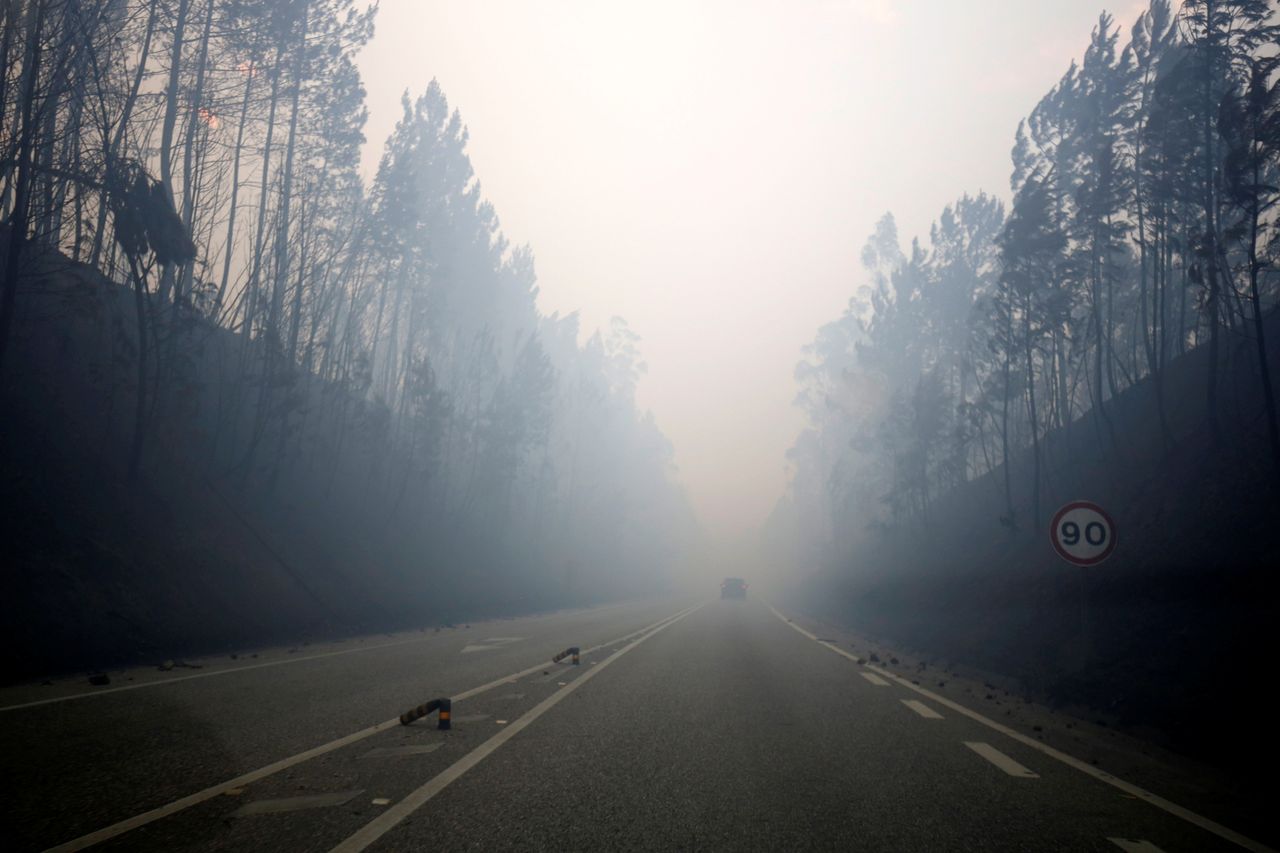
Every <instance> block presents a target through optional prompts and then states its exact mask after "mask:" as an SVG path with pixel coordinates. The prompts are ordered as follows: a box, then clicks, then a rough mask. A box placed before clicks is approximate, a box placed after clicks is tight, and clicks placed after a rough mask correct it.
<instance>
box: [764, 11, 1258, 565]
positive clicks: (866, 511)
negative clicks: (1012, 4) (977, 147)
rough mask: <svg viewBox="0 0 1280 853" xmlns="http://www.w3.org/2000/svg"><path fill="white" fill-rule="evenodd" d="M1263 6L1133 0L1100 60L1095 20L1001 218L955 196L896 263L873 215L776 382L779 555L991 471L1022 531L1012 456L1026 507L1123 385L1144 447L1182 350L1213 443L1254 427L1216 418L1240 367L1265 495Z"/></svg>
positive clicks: (1101, 447) (887, 519)
mask: <svg viewBox="0 0 1280 853" xmlns="http://www.w3.org/2000/svg"><path fill="white" fill-rule="evenodd" d="M1272 11H1273V10H1272V7H1271V4H1269V3H1267V2H1265V0H1258V2H1212V0H1191V1H1190V2H1187V3H1185V4H1183V5H1182V6H1181V7H1180V8H1174V7H1173V6H1171V4H1170V3H1169V2H1167V0H1155V2H1152V3H1151V6H1150V9H1149V10H1148V11H1146V12H1143V13H1142V14H1141V15H1140V16H1139V17H1138V19H1137V20H1136V21H1134V22H1133V23H1132V26H1131V27H1129V30H1128V36H1127V38H1126V39H1125V41H1124V42H1123V43H1122V42H1121V31H1122V28H1121V27H1119V26H1118V25H1117V23H1116V22H1115V20H1114V19H1113V18H1112V16H1111V15H1109V14H1107V13H1103V14H1102V15H1101V16H1100V18H1099V19H1098V23H1097V26H1096V27H1095V28H1094V30H1093V33H1092V37H1091V39H1090V41H1089V44H1088V46H1087V48H1086V49H1085V51H1084V57H1083V60H1082V61H1081V62H1080V63H1079V64H1077V63H1075V62H1073V63H1072V64H1071V66H1070V67H1069V68H1068V69H1067V70H1066V71H1065V73H1064V74H1063V75H1062V77H1061V79H1060V80H1059V81H1058V83H1057V84H1056V85H1055V86H1054V87H1053V88H1052V90H1050V91H1049V92H1048V93H1046V94H1045V95H1044V97H1043V98H1042V99H1041V100H1040V102H1039V103H1037V104H1036V105H1035V108H1034V109H1033V110H1032V111H1031V113H1030V115H1028V116H1027V117H1026V118H1025V119H1024V120H1023V121H1022V122H1021V123H1020V125H1019V127H1018V130H1017V135H1016V138H1015V140H1014V144H1013V151H1012V161H1013V163H1012V165H1013V171H1012V176H1011V179H1010V184H1011V190H1012V197H1013V202H1012V205H1011V207H1010V209H1008V210H1006V208H1005V205H1004V203H1003V202H1002V201H1001V200H1000V199H999V198H998V197H996V196H993V195H989V194H987V193H984V192H979V193H977V194H976V195H969V194H965V195H963V196H962V197H960V198H959V199H957V200H956V201H955V202H954V203H953V204H950V205H948V206H947V207H946V208H945V209H944V210H943V211H942V213H941V214H940V215H939V217H938V219H937V221H936V222H935V223H934V225H933V226H932V228H931V229H930V232H929V235H928V242H927V244H922V242H921V241H920V240H919V239H913V240H912V241H911V244H910V246H909V247H908V248H907V249H906V250H905V251H904V250H903V248H902V247H901V242H900V237H899V234H898V231H897V227H896V225H895V222H894V219H893V216H892V214H885V216H884V217H883V218H882V219H881V220H880V222H879V224H878V225H877V227H876V230H875V233H874V234H872V235H871V236H870V237H869V238H868V239H867V241H866V243H865V246H864V247H863V249H862V252H861V262H862V266H863V269H864V273H865V280H864V283H863V284H862V285H861V286H860V287H859V288H858V289H857V293H856V295H855V296H854V297H853V298H852V299H851V300H850V301H849V305H848V307H847V309H846V310H845V312H844V313H843V314H842V315H841V316H840V317H839V318H837V319H836V320H834V321H832V322H831V323H829V324H827V325H825V326H823V327H822V328H821V329H820V330H819V331H818V333H817V335H816V337H815V338H814V339H813V342H812V343H811V344H810V345H809V346H808V347H807V348H806V352H805V359H804V360H803V361H802V362H801V363H800V364H799V365H798V366H797V368H796V378H797V380H798V382H799V384H800V388H801V390H800V393H799V396H798V397H797V400H796V403H797V405H799V406H800V407H801V408H802V409H803V411H804V412H805V414H806V416H807V419H808V422H809V425H810V426H809V428H808V429H807V430H806V431H805V432H804V433H803V434H802V435H801V436H800V437H799V438H798V439H797V441H796V443H795V445H794V446H793V447H792V449H791V451H790V453H789V460H790V462H791V464H792V467H793V483H792V492H791V494H790V495H789V496H788V501H789V502H790V503H791V504H793V505H794V507H793V508H792V507H788V506H785V505H784V506H783V507H782V508H781V509H782V511H787V512H792V513H793V514H794V516H795V519H796V521H797V523H798V524H799V525H800V526H801V528H802V531H803V532H802V533H800V534H799V536H800V538H801V539H805V540H807V541H809V542H811V543H814V547H819V548H830V549H831V550H830V551H828V553H829V554H832V553H840V552H841V551H843V550H847V549H848V548H849V547H850V546H851V545H852V544H853V542H852V540H851V539H850V537H852V538H853V539H854V540H856V539H857V538H860V537H862V536H864V535H865V534H866V532H867V531H866V530H865V529H858V528H857V527H855V526H852V525H849V524H846V523H844V521H845V520H846V519H853V518H858V519H871V520H872V521H871V524H872V525H873V526H875V525H901V524H906V523H908V522H909V521H912V520H914V521H927V520H928V519H929V517H930V511H931V507H932V506H933V504H934V502H935V501H936V500H937V498H938V497H939V496H940V495H942V494H944V493H946V492H948V491H950V490H952V489H954V488H955V487H956V486H957V485H959V484H962V483H965V482H969V481H972V480H975V479H977V478H979V477H981V476H983V475H985V474H989V473H991V472H998V473H999V476H1000V478H1001V480H1002V482H1001V507H1000V518H1001V522H1002V524H1004V525H1005V526H1006V527H1009V528H1019V527H1033V528H1036V529H1038V528H1039V527H1040V525H1041V523H1042V522H1047V517H1046V511H1047V510H1048V509H1051V508H1048V507H1046V506H1045V504H1044V501H1043V500H1041V497H1040V495H1039V494H1033V495H1032V496H1031V501H1030V503H1029V505H1028V506H1026V507H1023V508H1022V511H1021V512H1019V511H1018V507H1017V506H1016V505H1015V498H1014V494H1013V492H1014V489H1013V485H1012V481H1013V479H1014V477H1015V474H1014V471H1015V469H1017V468H1019V467H1020V466H1021V463H1022V460H1023V454H1024V452H1025V454H1026V460H1027V464H1028V465H1030V467H1031V468H1032V470H1031V471H1030V472H1028V473H1027V475H1026V479H1027V481H1028V482H1029V483H1030V484H1031V487H1032V490H1033V492H1036V491H1037V490H1038V489H1039V486H1040V484H1042V483H1043V481H1044V478H1045V472H1044V471H1043V470H1042V469H1043V468H1044V466H1045V453H1044V448H1043V446H1042V445H1043V444H1044V443H1045V440H1046V437H1047V436H1048V435H1049V434H1050V433H1052V432H1055V431H1064V430H1066V429H1068V428H1073V429H1075V430H1076V431H1078V432H1079V433H1081V434H1083V435H1086V436H1087V437H1088V438H1089V440H1090V442H1091V447H1090V452H1093V453H1097V452H1101V451H1105V450H1106V448H1108V447H1110V446H1113V445H1114V444H1115V442H1116V434H1115V430H1116V423H1115V420H1114V418H1113V417H1112V415H1111V411H1110V410H1111V408H1112V405H1113V401H1115V400H1116V399H1117V398H1118V397H1119V396H1120V395H1121V394H1122V393H1123V392H1124V391H1125V390H1126V389H1128V388H1130V387H1133V386H1135V385H1138V384H1140V383H1143V382H1144V381H1149V384H1150V387H1151V388H1152V389H1153V391H1154V394H1155V400H1156V405H1155V414H1156V419H1155V423H1154V424H1151V425H1149V430H1150V435H1149V437H1150V440H1151V441H1152V442H1155V443H1157V444H1161V445H1162V446H1164V447H1165V448H1166V449H1168V448H1169V447H1170V445H1171V443H1172V442H1173V440H1174V437H1173V435H1172V434H1171V432H1170V425H1169V404H1168V402H1167V400H1166V398H1167V396H1168V393H1167V391H1166V380H1165V378H1164V377H1165V373H1166V371H1167V370H1168V369H1169V366H1170V364H1171V363H1172V362H1174V361H1175V360H1177V359H1178V358H1179V357H1180V356H1182V355H1184V354H1186V353H1187V352H1189V351H1191V350H1193V349H1196V348H1199V347H1204V348H1206V354H1207V358H1208V360H1209V368H1208V370H1207V373H1206V379H1205V382H1204V385H1203V387H1202V388H1201V389H1199V392H1198V393H1199V396H1200V407H1201V411H1202V412H1203V413H1204V416H1205V417H1206V418H1207V419H1208V423H1209V425H1210V429H1211V430H1212V433H1213V436H1214V440H1215V442H1228V441H1231V440H1232V434H1233V432H1237V431H1238V430H1239V429H1240V428H1246V427H1247V428H1253V427H1256V426H1257V424H1256V423H1253V422H1252V421H1250V422H1249V423H1248V424H1243V425H1242V424H1240V423H1238V422H1235V421H1234V420H1231V413H1230V411H1229V410H1230V408H1231V407H1229V406H1227V405H1225V403H1224V399H1223V396H1222V391H1221V389H1220V384H1221V377H1222V374H1223V371H1224V370H1225V369H1226V364H1227V363H1228V362H1229V361H1232V360H1235V361H1238V360H1240V359H1242V358H1248V359H1250V360H1251V361H1252V364H1253V366H1254V368H1255V369H1256V370H1257V371H1258V372H1259V373H1260V376H1261V383H1260V384H1261V392H1262V393H1261V395H1260V399H1262V400H1263V401H1264V404H1265V415H1264V424H1265V433H1266V437H1267V444H1268V451H1267V456H1266V461H1265V464H1266V465H1267V466H1270V469H1271V471H1272V482H1273V483H1275V484H1277V485H1280V432H1277V415H1276V402H1275V391H1274V381H1273V378H1272V377H1271V376H1270V375H1269V359H1268V356H1267V353H1268V347H1269V346H1272V347H1273V346H1274V342H1269V341H1268V339H1267V330H1266V324H1265V322H1264V320H1265V318H1266V316H1267V312H1268V311H1269V310H1270V308H1271V307H1272V306H1273V305H1274V303H1275V276H1274V272H1273V270H1272V269H1271V266H1272V263H1273V260H1274V256H1275V254H1276V252H1277V250H1280V242H1277V241H1276V240H1275V236H1276V218H1275V215H1274V207H1275V204H1276V202H1277V200H1280V188H1278V187H1277V186H1276V184H1277V180H1276V178H1277V168H1278V167H1280V89H1277V70H1278V69H1280V58H1277V57H1276V55H1275V46H1276V41H1277V37H1278V35H1280V26H1277V25H1276V24H1275V23H1273V22H1272ZM1240 344H1247V347H1241V346H1240ZM1179 390H1181V389H1179ZM1229 421H1230V422H1229Z"/></svg>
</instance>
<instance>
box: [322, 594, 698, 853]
mask: <svg viewBox="0 0 1280 853" xmlns="http://www.w3.org/2000/svg"><path fill="white" fill-rule="evenodd" d="M701 606H702V605H698V606H697V607H693V608H691V609H689V610H686V611H685V612H683V613H681V614H679V615H677V616H676V617H675V618H673V619H671V620H670V621H668V622H666V623H664V624H662V625H659V626H658V627H656V628H654V629H653V630H652V631H650V632H649V633H647V634H645V635H644V636H642V637H639V638H637V639H635V640H633V641H632V642H631V643H629V644H628V645H626V646H624V647H623V648H621V649H619V650H618V651H616V652H614V653H613V654H611V655H609V657H607V658H605V659H604V660H602V661H600V664H599V666H597V667H596V668H595V669H588V670H586V671H585V672H583V673H582V675H580V676H578V677H577V678H575V679H574V680H573V681H571V682H569V683H568V684H567V685H565V686H564V687H563V688H561V689H560V690H557V691H556V692H555V693H552V694H551V695H550V696H548V697H547V698H546V699H543V700H542V701H541V702H539V703H538V704H537V705H535V706H534V707H533V708H532V709H530V710H529V711H528V712H526V713H525V714H524V715H523V716H521V717H520V718H519V719H516V720H513V721H512V722H511V723H510V724H509V725H508V726H507V727H506V728H505V729H503V730H502V731H500V732H498V733H497V734H496V735H494V736H493V737H491V738H489V739H488V740H487V741H485V742H484V743H482V744H480V745H479V746H477V747H476V748H475V749H473V750H471V751H470V752H468V753H467V754H466V755H464V756H463V757H462V758H460V759H458V760H457V761H455V762H454V763H453V764H451V765H450V766H449V767H447V768H446V769H445V770H443V771H442V772H440V773H439V774H437V775H436V776H434V777H432V778H431V779H430V780H428V781H427V782H425V783H423V784H422V785H421V786H419V787H418V788H417V789H415V790H414V791H413V792H412V793H410V794H409V795H408V796H407V797H405V798H404V799H402V800H401V801H400V802H398V803H396V804H395V805H394V806H392V807H391V808H389V809H387V810H386V811H385V812H383V813H382V814H380V815H379V816H378V817H376V818H374V819H373V820H371V821H369V822H368V823H367V824H365V825H364V826H363V827H361V828H360V829H359V830H357V831H356V832H355V833H354V834H352V835H351V836H350V837H348V838H347V839H346V840H345V841H343V842H341V843H340V844H338V845H337V846H336V847H334V848H333V849H332V850H331V851H330V853H359V851H362V850H364V849H365V848H367V847H368V846H369V845H370V844H373V843H374V842H375V841H377V840H378V839H379V838H381V837H382V836H384V835H386V834H387V833H388V832H390V831H391V830H392V829H394V828H395V827H396V826H398V825H399V824H400V822H401V821H403V820H404V819H405V818H407V817H409V815H411V814H413V813H414V812H415V811H417V810H418V809H419V808H421V807H422V806H423V805H424V804H426V802H427V801H428V800H430V799H431V798H432V797H434V796H435V795H436V794H439V793H440V792H441V791H443V790H444V789H445V788H447V787H448V786H449V785H450V784H451V783H453V782H455V781H457V780H458V779H459V778H460V777H461V776H462V775H463V774H464V773H466V772H467V771H468V770H470V769H471V768H473V767H475V766H476V765H477V764H479V763H480V762H481V761H483V760H484V759H485V758H486V757H488V756H489V755H491V754H492V753H493V752H494V751H495V750H497V749H498V747H500V746H502V745H503V744H504V743H506V742H507V741H509V740H511V739H512V738H513V737H515V736H516V735H517V734H519V733H520V732H521V731H523V730H524V729H526V728H528V727H529V726H530V725H532V724H533V722H534V721H536V720H537V719H538V718H539V717H541V716H542V715H543V714H545V713H546V712H547V711H549V710H551V709H552V708H554V707H555V706H556V705H557V704H559V703H560V702H561V701H562V700H563V699H564V698H565V697H566V696H568V695H569V694H570V693H572V692H573V691H575V690H577V689H578V688H579V687H581V686H582V685H583V684H586V683H587V682H588V681H590V680H591V679H592V678H595V677H596V676H597V675H599V674H600V673H601V672H603V671H604V669H605V667H607V666H608V665H609V664H611V663H613V662H614V661H616V660H617V659H618V658H620V657H622V656H623V655H625V654H626V653H627V652H629V651H631V650H632V649H634V648H635V647H636V646H638V645H640V644H641V643H643V642H644V641H645V640H647V639H649V638H650V637H652V636H654V635H655V634H657V633H658V632H659V631H661V630H663V629H664V628H668V627H670V626H671V625H673V624H675V623H676V622H678V621H680V620H681V619H683V618H684V617H685V616H688V615H689V614H690V613H692V612H694V611H695V610H698V609H699V607H701Z"/></svg>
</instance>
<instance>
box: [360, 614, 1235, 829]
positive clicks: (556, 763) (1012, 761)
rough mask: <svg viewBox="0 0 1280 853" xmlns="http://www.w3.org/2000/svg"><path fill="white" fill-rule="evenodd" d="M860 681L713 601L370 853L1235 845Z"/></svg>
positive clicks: (793, 638) (892, 688)
mask: <svg viewBox="0 0 1280 853" xmlns="http://www.w3.org/2000/svg"><path fill="white" fill-rule="evenodd" d="M858 672H859V667H858V666H857V665H856V664H854V663H852V662H851V661H848V660H846V659H844V658H842V657H840V656H837V655H835V654H832V653H831V652H830V651H829V650H826V649H823V648H822V647H821V646H820V645H819V644H818V643H816V642H814V641H812V640H810V639H807V638H806V637H804V636H801V635H800V634H799V633H797V632H795V631H793V630H791V628H790V627H788V626H787V625H786V624H785V623H783V622H782V621H780V620H779V619H777V618H775V617H774V616H773V615H772V614H771V613H769V611H768V610H767V609H766V608H765V607H763V606H761V605H760V604H759V603H756V602H747V603H745V604H740V603H737V602H715V603H714V604H713V605H711V606H708V607H706V608H704V609H703V610H701V611H699V612H698V613H696V614H694V615H693V616H691V617H689V618H687V619H685V620H683V621H681V622H679V623H677V624H675V625H673V626H672V627H671V628H670V629H669V630H666V631H664V632H662V633H661V634H660V635H657V636H655V637H654V638H653V639H652V641H650V642H647V643H645V644H643V645H642V646H641V647H639V648H638V649H636V650H635V652H634V653H633V654H630V655H628V656H627V657H626V658H624V659H622V660H620V661H618V662H617V665H616V666H615V667H613V668H611V669H610V670H608V671H606V672H604V673H602V674H601V676H600V678H598V679H596V680H595V681H593V683H592V684H590V685H589V686H587V687H586V688H585V689H583V690H581V691H578V692H576V693H575V694H574V695H573V696H571V697H569V699H568V700H566V701H565V702H564V703H563V704H562V705H561V706H559V707H558V708H556V709H554V710H553V711H552V712H550V713H548V714H547V715H546V716H545V717H543V718H542V719H541V720H539V722H538V724H537V725H536V726H535V727H531V728H530V729H529V730H528V731H527V732H526V733H525V735H524V736H522V737H521V738H516V739H513V740H512V741H511V742H510V743H509V744H508V745H507V746H506V747H504V748H503V749H502V750H500V751H499V752H497V753H495V754H494V755H493V756H492V757H491V758H490V759H488V760H486V761H485V762H483V763H482V764H480V765H478V766H477V767H476V768H475V770H474V771H472V772H471V773H469V774H467V775H466V776H464V777H463V778H461V779H459V780H458V781H457V782H455V783H454V784H453V785H451V786H450V787H449V788H448V789H446V790H445V791H444V792H443V793H441V794H440V795H439V796H438V797H436V798H435V799H433V800H432V801H430V802H429V803H428V804H426V805H425V806H424V807H423V808H422V809H421V810H420V811H419V812H418V813H416V814H415V815H414V817H413V819H412V820H408V821H405V822H404V823H402V824H401V825H400V826H398V827H396V828H395V829H394V830H392V831H390V832H388V833H387V834H386V835H384V836H383V837H382V838H381V839H380V840H379V841H378V842H377V843H376V844H374V845H372V846H371V847H370V848H369V849H371V850H376V851H392V850H421V849H425V848H426V847H427V846H433V847H434V846H436V845H439V846H440V848H441V849H474V850H522V849H544V850H553V849H554V850H603V849H618V850H670V849H686V850H687V849H698V850H721V849H727V850H884V851H901V850H974V851H994V850H1011V851H1027V850H1037V851H1050V850H1064V851H1065V850H1070V851H1077V850H1110V851H1115V850H1119V849H1122V848H1121V847H1120V846H1119V845H1117V844H1116V843H1115V842H1113V841H1110V840H1109V839H1111V838H1118V839H1130V840H1132V841H1133V842H1134V843H1137V842H1145V843H1147V844H1149V845H1152V846H1153V847H1147V848H1137V849H1148V850H1150V849H1153V848H1154V849H1159V850H1165V851H1169V853H1172V852H1173V851H1180V850H1186V851H1211V850H1232V849H1238V848H1236V847H1235V846H1234V845H1231V844H1229V843H1226V842H1224V841H1222V840H1221V839H1219V838H1217V837H1215V836H1213V835H1211V834H1209V833H1207V832H1204V831H1203V830H1200V829H1198V828H1196V827H1194V826H1191V825H1189V824H1187V823H1186V822H1185V821H1182V820H1179V819H1177V818H1175V817H1172V816H1170V815H1167V814H1165V813H1163V812H1161V811H1159V810H1158V809H1155V808H1153V807H1151V806H1150V805H1148V804H1147V803H1144V802H1141V801H1139V800H1136V799H1131V798H1129V797H1127V796H1125V795H1124V794H1122V793H1121V792H1120V791H1117V790H1116V789H1114V788H1112V787H1110V786H1108V785H1105V784H1103V783H1100V782H1099V781H1097V780H1095V779H1093V778H1090V777H1089V776H1086V775H1084V774H1082V773H1080V772H1078V771H1076V770H1073V769H1071V768H1070V767H1067V766H1065V765H1063V764H1061V763H1059V762H1056V761H1054V760H1052V759H1047V758H1046V757H1045V756H1043V755H1041V754H1039V753H1038V752H1036V751H1034V750H1032V749H1029V748H1027V747H1026V746H1024V745H1022V744H1020V743H1017V742H1015V741H1012V740H1010V739H1008V738H1002V737H1000V736H999V735H998V734H997V733H995V732H993V731H991V730H990V729H988V728H986V727H984V726H981V725H979V724H977V723H975V722H974V721H973V720H971V719H968V718H966V717H964V716H963V715H959V714H956V713H953V712H951V711H949V710H948V709H947V708H945V707H942V706H933V707H932V708H931V710H932V711H933V712H934V713H935V714H937V715H938V717H937V718H926V717H924V716H921V715H920V714H919V713H918V712H917V711H915V710H913V709H912V708H910V707H908V706H907V705H906V704H905V703H904V701H903V700H909V701H916V702H920V703H921V705H922V706H924V707H929V706H930V703H928V702H927V701H924V700H920V699H919V697H917V696H915V695H913V694H912V693H911V692H909V691H907V690H905V689H903V688H902V687H901V686H900V685H897V684H894V683H890V684H889V685H888V686H883V687H882V686H877V685H874V684H872V683H871V682H869V681H868V680H866V679H864V678H862V677H860V675H859V674H858ZM966 744H983V745H985V746H984V748H983V749H982V752H985V753H987V754H988V755H991V756H992V757H996V756H999V759H998V760H1000V759H1003V762H1004V763H1005V766H1000V765H997V764H995V763H992V761H991V760H990V759H989V758H986V757H984V756H983V754H980V752H979V751H975V749H974V748H973V747H970V746H966ZM1015 767H1021V768H1026V769H1029V770H1030V771H1031V772H1032V773H1034V774H1035V775H1034V776H1022V775H1011V772H1010V771H1013V772H1014V773H1015V774H1017V773H1018V771H1017V770H1016V769H1015Z"/></svg>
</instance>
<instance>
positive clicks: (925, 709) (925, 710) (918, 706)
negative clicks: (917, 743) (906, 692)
mask: <svg viewBox="0 0 1280 853" xmlns="http://www.w3.org/2000/svg"><path fill="white" fill-rule="evenodd" d="M902 704H903V705H906V706H907V707H908V708H910V709H911V710H913V711H915V712H916V713H917V714H919V715H920V716H922V717H924V718H925V719H926V720H941V719H942V715H941V714H939V713H938V712H937V711H935V710H933V709H932V708H930V707H929V706H928V705H926V704H924V703H923V702H921V701H920V700H919V699H903V700H902Z"/></svg>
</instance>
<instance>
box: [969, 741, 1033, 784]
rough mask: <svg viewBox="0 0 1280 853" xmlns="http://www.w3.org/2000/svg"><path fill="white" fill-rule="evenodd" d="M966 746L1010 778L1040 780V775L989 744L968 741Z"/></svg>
mask: <svg viewBox="0 0 1280 853" xmlns="http://www.w3.org/2000/svg"><path fill="white" fill-rule="evenodd" d="M964 745H965V746H967V747H969V748H970V749H972V750H973V751H974V752H976V753H978V755H981V756H982V757H983V758H985V759H987V761H990V762H991V763H992V764H994V765H995V766H996V767H999V768H1000V769H1001V770H1003V771H1004V772H1005V773H1008V774H1009V775H1010V776H1016V777H1017V778H1019V779H1039V778H1040V774H1039V773H1034V772H1032V771H1031V770H1028V769H1027V768H1025V767H1023V766H1022V765H1021V764H1019V763H1018V762H1016V761H1014V760H1013V759H1012V758H1010V757H1009V756H1007V755H1005V754H1004V753H1003V752H1001V751H1000V750H998V749H996V748H995V747H994V746H992V745H991V744H989V743H978V742H975V741H971V740H967V741H965V742H964Z"/></svg>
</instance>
